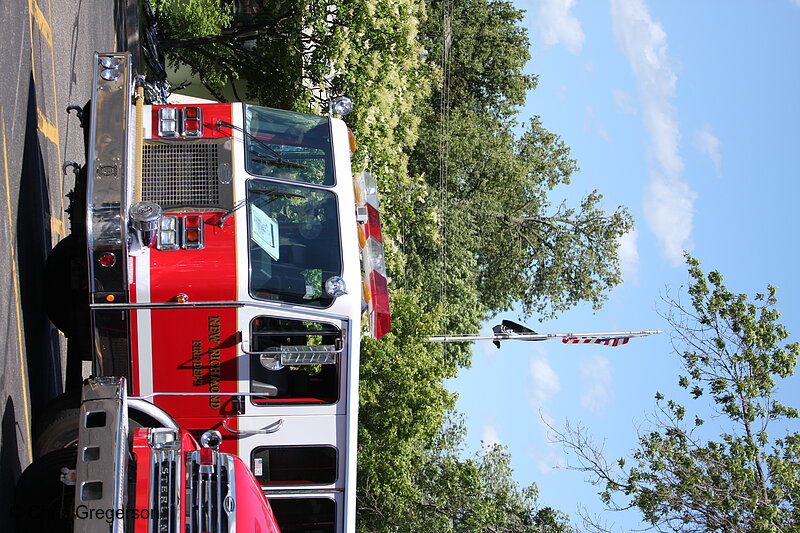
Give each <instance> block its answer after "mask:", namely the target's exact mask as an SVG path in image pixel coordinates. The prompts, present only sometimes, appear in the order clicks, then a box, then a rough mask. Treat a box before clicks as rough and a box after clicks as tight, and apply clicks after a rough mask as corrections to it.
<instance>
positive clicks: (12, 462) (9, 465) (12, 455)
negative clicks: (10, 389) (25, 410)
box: [0, 398, 25, 533]
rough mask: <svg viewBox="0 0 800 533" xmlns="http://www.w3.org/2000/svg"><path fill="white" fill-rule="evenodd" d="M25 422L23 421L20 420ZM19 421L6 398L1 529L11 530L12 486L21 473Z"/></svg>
mask: <svg viewBox="0 0 800 533" xmlns="http://www.w3.org/2000/svg"><path fill="white" fill-rule="evenodd" d="M22 423H23V424H24V423H25V422H24V421H23V422H22ZM19 424H20V422H19V421H18V420H17V419H16V415H15V414H14V400H13V399H12V398H8V399H7V400H6V405H5V409H4V410H3V419H2V422H0V431H2V434H0V435H2V440H0V524H2V529H3V531H8V532H9V533H12V532H13V528H14V525H13V524H14V522H13V520H12V516H11V505H12V503H13V502H14V486H15V484H16V482H17V479H19V475H20V474H21V473H22V466H21V465H20V462H19V453H20V452H19V442H20V439H18V438H17V435H18V434H19V433H20V432H22V429H21V428H20V427H19Z"/></svg>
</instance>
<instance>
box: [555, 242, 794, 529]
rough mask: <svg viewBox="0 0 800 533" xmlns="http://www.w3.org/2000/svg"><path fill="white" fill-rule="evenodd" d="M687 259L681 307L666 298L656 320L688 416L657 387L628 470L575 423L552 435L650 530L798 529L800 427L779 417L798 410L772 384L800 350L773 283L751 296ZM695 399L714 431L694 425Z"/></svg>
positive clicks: (700, 422) (614, 504)
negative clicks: (671, 348) (669, 337)
mask: <svg viewBox="0 0 800 533" xmlns="http://www.w3.org/2000/svg"><path fill="white" fill-rule="evenodd" d="M687 263H688V264H689V274H690V276H691V279H692V282H691V284H690V286H689V290H688V292H689V297H690V301H691V307H687V306H685V305H684V304H683V303H682V302H681V301H680V300H679V299H672V298H668V299H667V303H668V304H669V310H668V312H667V313H666V318H667V319H668V321H669V323H670V324H671V326H672V327H673V328H674V331H675V336H674V338H675V348H676V352H677V353H678V355H679V356H680V357H681V360H682V366H683V369H684V371H685V374H684V375H681V376H680V377H679V379H678V384H679V385H680V386H681V387H682V388H684V389H686V390H687V391H688V395H689V397H690V398H691V400H692V401H696V402H697V403H699V404H700V406H701V409H698V410H697V411H696V412H693V413H691V414H690V411H689V409H687V408H686V407H685V406H683V405H681V404H679V403H678V402H676V401H675V400H667V399H666V398H665V397H664V396H663V395H662V394H657V395H656V400H657V406H658V410H657V418H656V419H655V420H654V421H653V422H654V423H653V427H652V428H650V429H648V430H645V431H642V432H640V435H639V445H638V448H637V449H636V450H635V452H634V453H633V457H632V459H633V466H630V467H628V466H626V461H625V460H624V459H620V460H619V461H618V463H617V465H616V466H617V467H618V468H615V467H613V466H612V465H611V464H610V463H608V462H607V461H606V460H605V458H604V457H603V454H602V451H601V450H600V449H599V448H598V447H597V446H596V445H594V443H593V442H592V440H591V438H589V437H588V436H587V434H586V432H585V431H584V430H583V429H582V428H571V427H569V426H567V427H566V428H565V429H564V430H563V431H559V432H556V438H557V440H559V441H560V442H561V443H562V444H563V445H564V446H565V447H566V448H567V449H568V450H569V451H572V452H574V453H575V454H576V455H577V457H578V458H579V460H580V464H579V465H576V466H575V468H577V469H579V470H582V471H585V472H587V473H589V474H590V476H591V478H592V479H593V480H594V482H596V483H598V484H600V485H601V486H602V487H603V491H602V493H601V497H602V499H603V501H604V502H606V503H607V504H608V505H609V506H610V507H611V508H613V509H622V508H631V507H635V508H638V509H639V511H640V512H641V513H642V514H643V516H644V519H645V521H647V522H648V523H649V524H651V525H652V526H654V527H655V528H656V529H658V530H659V531H691V532H694V531H720V532H722V531H724V532H745V531H747V532H764V533H766V532H777V531H797V530H798V528H800V509H799V508H798V506H797V502H798V499H800V432H797V431H791V425H790V424H789V423H790V422H792V421H794V420H796V419H797V418H798V410H797V409H795V408H792V407H788V406H785V405H783V404H782V403H781V401H780V399H779V398H778V392H779V389H778V383H777V381H778V380H780V379H784V378H787V377H789V376H791V375H792V374H793V372H794V369H795V366H796V365H797V356H798V352H800V345H799V344H798V343H790V344H786V343H784V341H785V340H786V339H787V338H788V336H789V332H788V330H787V329H786V328H785V327H784V326H783V325H781V324H779V323H778V322H777V320H778V318H779V316H780V313H779V312H778V311H777V309H776V308H775V306H776V304H777V299H776V290H775V288H774V287H772V286H768V287H767V291H766V292H765V293H763V294H757V295H756V296H755V297H754V298H753V299H751V298H749V297H748V296H747V295H745V294H734V293H732V292H730V291H729V290H728V289H727V288H726V286H725V285H724V284H723V279H722V276H721V275H720V274H719V273H718V272H711V273H710V274H708V275H707V276H706V275H705V274H704V273H703V272H702V271H701V270H700V265H699V262H698V261H697V260H696V259H694V258H692V257H690V256H687ZM704 403H708V404H710V413H711V416H712V417H713V420H714V422H716V423H718V424H720V425H721V426H722V429H721V431H720V433H719V435H715V433H716V431H712V430H711V429H710V428H708V427H707V426H706V425H704V418H705V417H704V414H703V411H702V405H703V404H704ZM768 429H770V432H771V433H773V434H774V433H775V432H777V433H778V434H779V436H777V437H775V436H770V435H769V434H768V432H767V430H768ZM619 497H624V498H626V503H620V502H619V501H618V498H619Z"/></svg>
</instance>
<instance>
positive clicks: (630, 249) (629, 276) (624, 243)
mask: <svg viewBox="0 0 800 533" xmlns="http://www.w3.org/2000/svg"><path fill="white" fill-rule="evenodd" d="M638 239H639V230H637V229H635V228H634V229H633V231H629V232H628V233H626V234H625V235H623V236H622V237H621V238H620V239H619V249H618V253H619V268H620V271H621V272H622V279H623V281H624V282H626V283H632V284H633V285H638V284H639V247H638V243H637V241H638Z"/></svg>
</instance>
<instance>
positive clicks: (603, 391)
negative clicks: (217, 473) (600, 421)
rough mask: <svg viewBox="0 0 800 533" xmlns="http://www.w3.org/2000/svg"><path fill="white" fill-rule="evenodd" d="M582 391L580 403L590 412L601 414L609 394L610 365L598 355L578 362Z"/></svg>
mask: <svg viewBox="0 0 800 533" xmlns="http://www.w3.org/2000/svg"><path fill="white" fill-rule="evenodd" d="M579 369H580V374H581V380H582V381H583V387H584V393H583V395H582V396H581V405H582V406H583V408H584V409H586V410H587V411H589V412H591V413H597V414H602V413H603V410H604V409H605V406H606V404H607V403H608V400H609V397H610V395H611V365H610V363H609V362H608V359H607V358H605V357H601V356H599V355H595V356H593V357H592V358H591V359H590V360H588V361H583V362H582V363H581V364H580V368H579Z"/></svg>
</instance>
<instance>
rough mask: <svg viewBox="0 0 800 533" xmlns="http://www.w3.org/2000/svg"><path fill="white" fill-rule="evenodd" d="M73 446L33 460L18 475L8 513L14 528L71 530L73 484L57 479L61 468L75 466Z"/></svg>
mask: <svg viewBox="0 0 800 533" xmlns="http://www.w3.org/2000/svg"><path fill="white" fill-rule="evenodd" d="M76 457H77V449H75V448H73V449H69V450H57V451H55V452H52V453H49V454H47V455H45V456H43V457H41V458H39V459H37V460H36V461H34V462H33V464H31V465H30V466H29V467H28V468H26V469H25V471H24V472H23V473H22V475H21V476H20V478H19V481H18V482H17V488H16V492H15V494H14V505H13V506H12V515H13V518H14V523H15V525H16V528H15V531H19V532H20V533H21V532H23V531H47V532H48V533H62V532H69V531H72V530H73V527H72V526H73V507H74V504H75V486H74V485H71V486H70V485H64V484H63V483H62V482H61V469H62V468H70V469H74V468H75V462H76Z"/></svg>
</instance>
